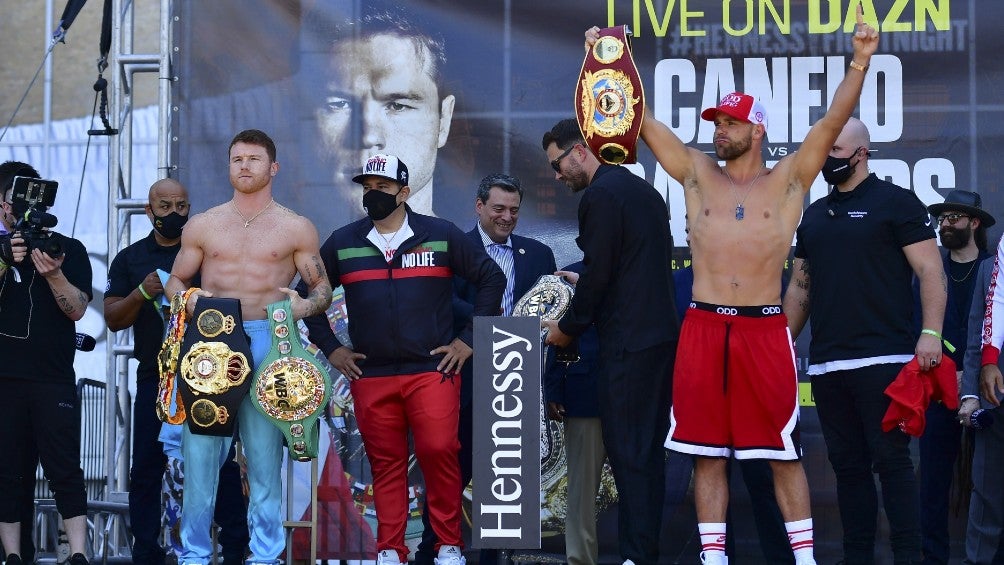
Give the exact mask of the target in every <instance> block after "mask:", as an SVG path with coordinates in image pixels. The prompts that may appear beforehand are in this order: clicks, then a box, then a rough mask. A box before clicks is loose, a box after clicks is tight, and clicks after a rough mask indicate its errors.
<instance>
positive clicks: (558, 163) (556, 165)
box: [551, 143, 578, 174]
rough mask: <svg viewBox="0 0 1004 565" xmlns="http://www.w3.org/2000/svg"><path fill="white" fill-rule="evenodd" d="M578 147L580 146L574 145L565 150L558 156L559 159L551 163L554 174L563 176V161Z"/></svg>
mask: <svg viewBox="0 0 1004 565" xmlns="http://www.w3.org/2000/svg"><path fill="white" fill-rule="evenodd" d="M576 145H578V143H576V144H574V145H572V146H571V147H569V148H568V149H565V151H564V152H563V153H562V154H561V155H558V157H557V159H555V160H553V161H551V168H552V169H554V172H556V173H558V174H561V160H562V159H564V158H565V157H568V154H569V153H571V152H572V149H575V146H576Z"/></svg>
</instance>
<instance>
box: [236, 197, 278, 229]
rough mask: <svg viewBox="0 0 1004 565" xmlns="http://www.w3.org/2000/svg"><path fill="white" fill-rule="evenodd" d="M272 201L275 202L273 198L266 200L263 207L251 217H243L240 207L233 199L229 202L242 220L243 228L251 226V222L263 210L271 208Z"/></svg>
mask: <svg viewBox="0 0 1004 565" xmlns="http://www.w3.org/2000/svg"><path fill="white" fill-rule="evenodd" d="M274 202H275V199H274V198H273V199H270V200H269V201H268V204H266V205H265V207H264V208H262V209H261V210H259V211H258V213H257V214H255V215H254V216H251V219H248V218H245V217H244V214H241V209H240V208H238V207H237V203H236V202H234V201H233V200H231V201H230V204H231V205H233V207H234V211H235V212H237V215H238V216H240V217H241V219H242V220H244V228H245V229H247V228H249V227H250V226H251V222H253V221H255V220H256V219H258V216H261V215H262V214H264V213H265V210H268V209H269V208H271V207H272V204H273V203H274Z"/></svg>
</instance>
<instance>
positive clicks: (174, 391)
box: [154, 287, 199, 424]
mask: <svg viewBox="0 0 1004 565" xmlns="http://www.w3.org/2000/svg"><path fill="white" fill-rule="evenodd" d="M197 290H199V289H198V288H195V287H193V288H190V289H188V290H186V291H185V292H179V293H177V294H175V295H174V297H173V298H171V313H170V315H169V316H168V323H167V333H166V335H165V336H164V343H162V344H161V346H160V353H158V354H157V372H158V373H159V375H160V379H159V381H158V383H157V401H156V404H155V406H154V408H155V410H156V412H157V417H158V418H160V421H161V422H165V423H168V424H182V423H184V422H185V403H184V401H183V400H182V399H181V391H179V390H178V386H177V381H178V358H179V357H181V342H182V340H183V339H184V338H185V326H186V325H187V321H186V318H187V314H186V310H185V305H186V304H188V298H189V297H190V296H192V295H193V294H195V292H196V291H197ZM172 401H173V402H174V405H175V412H174V414H172V413H171V402H172Z"/></svg>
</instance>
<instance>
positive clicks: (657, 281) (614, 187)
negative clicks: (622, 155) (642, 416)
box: [558, 165, 680, 356]
mask: <svg viewBox="0 0 1004 565" xmlns="http://www.w3.org/2000/svg"><path fill="white" fill-rule="evenodd" d="M575 241H576V243H577V244H578V245H579V248H580V249H582V252H583V263H584V270H583V272H582V274H581V275H580V276H579V282H578V284H577V285H576V287H575V296H574V297H573V298H572V307H571V308H570V309H569V311H568V313H567V314H565V316H564V317H563V318H562V319H561V320H560V321H559V322H558V327H560V328H561V331H563V332H565V333H566V334H569V335H572V336H578V335H582V334H583V333H584V332H585V331H586V330H587V329H588V328H589V326H590V324H592V323H595V324H596V329H597V331H598V332H599V336H600V351H601V356H602V355H603V352H604V351H606V352H614V351H625V350H626V351H640V350H642V349H646V348H649V347H653V346H655V345H658V344H662V343H666V342H669V341H674V340H676V339H677V337H678V336H679V331H680V330H679V322H678V321H677V316H676V306H675V304H674V300H675V292H674V285H673V275H672V272H671V261H672V251H673V239H672V236H671V235H670V232H669V212H668V210H667V208H666V202H665V201H664V200H663V199H662V196H660V195H659V193H658V192H657V191H656V190H655V189H654V188H652V185H650V184H648V183H647V182H645V179H642V178H640V177H638V176H635V175H634V174H633V173H631V171H629V170H627V169H625V168H623V167H617V166H612V165H601V166H600V167H599V169H597V170H596V174H595V175H593V179H592V182H591V183H590V184H589V186H588V187H586V189H585V191H584V194H583V195H582V201H581V202H579V236H578V237H577V238H576V240H575Z"/></svg>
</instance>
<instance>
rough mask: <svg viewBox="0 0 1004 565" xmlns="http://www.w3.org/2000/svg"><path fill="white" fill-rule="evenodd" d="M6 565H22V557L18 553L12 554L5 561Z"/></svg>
mask: <svg viewBox="0 0 1004 565" xmlns="http://www.w3.org/2000/svg"><path fill="white" fill-rule="evenodd" d="M3 562H4V565H21V563H22V562H21V556H20V555H18V554H16V553H11V554H10V555H8V556H7V559H4V561H3Z"/></svg>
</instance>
